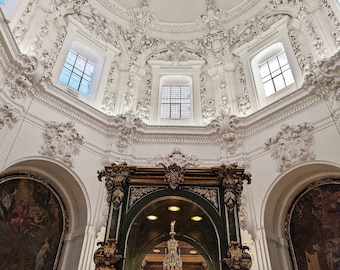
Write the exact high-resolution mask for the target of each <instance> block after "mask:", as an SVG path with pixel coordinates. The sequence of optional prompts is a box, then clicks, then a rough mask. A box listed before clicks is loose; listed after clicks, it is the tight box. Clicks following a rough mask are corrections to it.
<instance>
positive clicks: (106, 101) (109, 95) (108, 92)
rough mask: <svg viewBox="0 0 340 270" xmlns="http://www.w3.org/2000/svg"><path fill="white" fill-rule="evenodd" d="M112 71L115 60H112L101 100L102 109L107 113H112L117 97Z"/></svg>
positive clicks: (113, 70)
mask: <svg viewBox="0 0 340 270" xmlns="http://www.w3.org/2000/svg"><path fill="white" fill-rule="evenodd" d="M114 72H115V62H114V61H112V63H111V66H110V72H109V75H108V77H107V81H106V86H105V93H104V98H103V102H102V109H103V111H104V112H105V113H107V114H108V115H113V113H114V109H115V105H116V98H117V89H114Z"/></svg>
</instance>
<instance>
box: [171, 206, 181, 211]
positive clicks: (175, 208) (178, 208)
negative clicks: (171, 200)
mask: <svg viewBox="0 0 340 270" xmlns="http://www.w3.org/2000/svg"><path fill="white" fill-rule="evenodd" d="M168 210H169V211H172V212H177V211H179V210H181V208H180V207H178V206H175V205H172V206H169V207H168Z"/></svg>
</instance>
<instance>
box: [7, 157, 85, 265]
mask: <svg viewBox="0 0 340 270" xmlns="http://www.w3.org/2000/svg"><path fill="white" fill-rule="evenodd" d="M18 173H21V174H22V173H24V174H28V175H33V176H36V177H38V178H40V179H43V181H45V182H46V183H47V184H48V185H50V186H51V187H52V188H53V189H54V190H55V191H56V193H57V194H59V196H60V199H61V201H62V202H63V204H64V205H65V209H66V211H67V214H68V221H67V222H68V231H67V234H66V235H65V240H66V239H67V241H66V242H64V243H63V248H62V250H61V256H60V260H59V264H58V267H59V268H60V269H77V268H78V264H79V259H80V254H81V250H82V243H83V239H84V232H85V228H86V224H87V219H88V216H87V213H88V209H87V208H88V199H87V195H86V193H85V192H84V190H85V189H84V188H83V187H82V184H80V183H81V181H80V179H78V177H77V176H76V175H75V174H74V173H73V172H72V170H70V169H69V168H68V167H65V165H64V164H62V163H59V162H58V161H51V160H47V159H44V158H41V157H37V158H30V159H25V160H20V161H17V162H15V163H12V164H11V165H10V166H8V167H7V168H6V169H5V170H4V171H2V172H1V176H4V175H15V174H18Z"/></svg>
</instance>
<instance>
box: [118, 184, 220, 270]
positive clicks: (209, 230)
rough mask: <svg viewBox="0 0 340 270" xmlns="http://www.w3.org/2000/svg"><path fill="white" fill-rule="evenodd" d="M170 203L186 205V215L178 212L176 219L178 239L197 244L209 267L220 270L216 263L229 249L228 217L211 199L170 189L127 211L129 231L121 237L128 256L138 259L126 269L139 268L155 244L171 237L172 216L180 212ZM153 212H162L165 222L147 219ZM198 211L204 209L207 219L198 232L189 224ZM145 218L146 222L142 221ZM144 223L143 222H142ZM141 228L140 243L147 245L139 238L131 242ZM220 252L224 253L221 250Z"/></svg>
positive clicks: (142, 201) (126, 218) (125, 221)
mask: <svg viewBox="0 0 340 270" xmlns="http://www.w3.org/2000/svg"><path fill="white" fill-rule="evenodd" d="M168 203H170V204H171V203H175V204H176V205H180V207H183V212H182V214H179V215H177V218H180V219H177V221H178V222H177V221H176V222H177V223H178V225H176V233H177V234H176V239H177V240H180V241H184V242H187V243H189V244H191V245H192V246H194V247H195V248H196V249H197V250H198V251H199V252H200V253H201V254H202V256H203V257H204V259H205V261H206V263H207V264H208V265H209V269H219V268H218V267H217V265H216V263H217V264H219V261H220V260H221V256H222V255H223V254H224V253H225V252H226V251H225V250H224V246H227V245H223V243H225V242H226V239H225V238H226V236H225V229H224V226H225V225H224V220H223V219H222V217H221V216H220V215H219V214H218V212H217V211H216V209H215V208H214V207H212V205H211V204H210V203H209V202H208V201H206V200H203V199H202V197H200V196H198V195H197V194H194V193H192V192H189V191H186V190H169V189H163V190H160V191H156V192H152V193H150V194H148V195H147V196H145V197H144V198H142V199H141V200H140V201H138V202H137V203H136V204H135V205H134V206H133V207H132V208H131V209H130V210H129V211H128V212H127V214H126V216H125V218H124V219H125V220H124V224H125V225H123V226H122V228H125V230H124V231H123V232H122V235H121V236H122V239H124V238H125V243H124V246H125V247H124V249H125V252H124V254H125V256H126V257H127V258H128V257H130V258H131V257H132V258H134V262H133V263H131V262H130V263H129V262H127V261H126V262H125V268H124V269H137V268H136V267H138V265H140V264H141V262H142V260H143V258H144V257H145V255H146V253H147V252H148V251H149V250H151V248H152V247H154V246H155V245H157V244H160V243H161V242H165V241H167V240H169V228H170V227H169V224H170V222H169V221H171V220H170V219H176V217H175V216H176V215H175V214H174V215H172V214H171V213H170V212H167V208H166V207H164V206H166V205H167V204H168ZM160 209H163V210H164V212H165V213H163V214H160V213H161V210H160ZM150 211H151V212H152V211H153V213H156V215H158V214H160V215H161V216H159V217H158V220H161V221H162V222H160V225H158V224H157V225H153V224H151V223H150V222H149V223H148V222H147V221H146V218H145V217H146V214H147V213H151V212H150ZM181 211H182V210H181ZM191 211H192V212H191ZM195 211H200V213H201V214H202V215H203V220H204V222H202V223H199V230H198V229H197V230H196V231H195V229H193V227H191V225H190V224H189V223H190V220H189V219H188V216H189V215H190V212H191V213H193V212H195ZM142 219H144V221H141V220H142ZM140 222H142V223H143V225H140ZM146 224H151V225H146ZM156 226H157V228H158V229H157V231H155V230H154V229H155V227H156ZM197 228H198V227H197ZM140 231H143V232H144V233H143V235H142V236H140V237H138V242H140V243H143V245H139V244H138V243H137V241H134V244H133V245H131V244H129V241H132V239H136V235H137V232H140ZM147 233H149V236H146V234H147ZM204 237H205V238H204ZM141 238H143V239H144V240H143V239H141ZM208 238H209V239H211V240H209V239H208ZM142 246H143V247H142ZM141 247H142V250H141ZM131 249H134V250H131ZM212 250H213V252H212ZM219 251H222V252H220V253H219ZM138 269H139V268H138Z"/></svg>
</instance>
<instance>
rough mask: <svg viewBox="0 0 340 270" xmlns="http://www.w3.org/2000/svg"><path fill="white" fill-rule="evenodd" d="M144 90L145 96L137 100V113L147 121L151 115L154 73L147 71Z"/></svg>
mask: <svg viewBox="0 0 340 270" xmlns="http://www.w3.org/2000/svg"><path fill="white" fill-rule="evenodd" d="M144 84H145V86H144V91H143V94H144V96H143V98H141V99H139V100H138V102H137V111H136V114H137V115H138V117H140V118H141V119H142V120H145V121H147V120H148V119H149V115H150V107H151V89H152V73H151V72H147V73H146V76H145V81H144Z"/></svg>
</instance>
